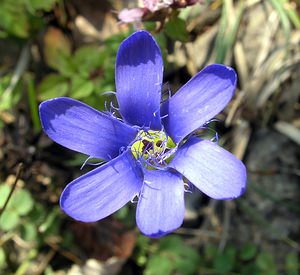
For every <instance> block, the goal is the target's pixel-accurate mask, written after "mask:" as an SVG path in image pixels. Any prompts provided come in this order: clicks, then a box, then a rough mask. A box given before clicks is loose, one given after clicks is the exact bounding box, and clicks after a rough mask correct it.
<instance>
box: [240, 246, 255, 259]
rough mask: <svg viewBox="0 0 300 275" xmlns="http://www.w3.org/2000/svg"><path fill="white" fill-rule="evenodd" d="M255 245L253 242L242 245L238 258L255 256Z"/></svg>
mask: <svg viewBox="0 0 300 275" xmlns="http://www.w3.org/2000/svg"><path fill="white" fill-rule="evenodd" d="M256 252H257V247H256V245H255V244H252V243H249V244H246V245H244V246H243V248H242V249H241V252H240V254H239V256H240V258H241V259H242V260H244V261H248V260H251V259H253V258H254V257H255V254H256Z"/></svg>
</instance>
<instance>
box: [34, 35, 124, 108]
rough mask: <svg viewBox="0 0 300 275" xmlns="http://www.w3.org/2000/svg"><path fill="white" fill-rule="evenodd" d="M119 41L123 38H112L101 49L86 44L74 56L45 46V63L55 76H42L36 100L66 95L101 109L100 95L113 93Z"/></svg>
mask: <svg viewBox="0 0 300 275" xmlns="http://www.w3.org/2000/svg"><path fill="white" fill-rule="evenodd" d="M123 39H124V36H123V35H119V36H115V37H113V38H111V39H108V40H107V41H106V42H105V45H106V46H105V47H102V48H99V47H97V46H93V45H87V46H83V47H81V48H78V49H77V50H76V51H75V52H74V54H68V50H67V49H66V50H61V49H62V48H63V47H62V48H59V49H58V48H57V47H56V46H55V48H54V49H52V48H51V47H48V50H47V51H48V56H49V60H52V61H51V62H49V63H48V65H49V66H50V67H52V68H53V69H56V70H57V73H51V74H48V75H46V76H45V77H44V79H43V80H42V82H41V83H40V84H39V86H38V95H39V99H40V100H47V99H50V98H54V97H58V96H70V97H72V98H75V99H80V100H83V101H85V102H87V103H88V104H90V105H92V106H97V108H98V109H99V108H101V106H102V108H103V107H104V104H103V103H104V101H105V100H106V99H107V96H106V97H105V96H103V93H104V92H106V91H112V90H114V70H115V67H114V65H115V64H114V63H115V56H116V52H117V50H118V47H119V45H120V43H121V41H122V40H123ZM60 40H61V39H60ZM60 40H59V41H60ZM62 40H64V39H62ZM65 48H68V46H66V47H65ZM53 60H57V62H53Z"/></svg>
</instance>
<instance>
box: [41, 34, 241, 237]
mask: <svg viewBox="0 0 300 275" xmlns="http://www.w3.org/2000/svg"><path fill="white" fill-rule="evenodd" d="M115 75H116V90H117V93H116V97H117V101H118V104H119V112H120V114H121V116H122V120H121V119H118V118H116V117H115V116H113V115H111V114H107V113H103V112H99V111H97V110H95V109H93V108H91V107H89V106H88V105H86V104H84V103H81V102H79V101H77V100H74V99H71V98H66V97H61V98H55V99H51V100H48V101H45V102H42V103H41V105H40V118H41V122H42V126H43V129H44V131H45V132H46V134H47V135H48V136H49V137H50V138H51V139H52V140H54V141H55V142H57V143H59V144H61V145H63V146H65V147H67V148H69V149H72V150H74V151H77V152H81V153H83V154H86V155H88V156H90V157H94V158H100V159H103V160H105V161H107V162H106V163H105V164H103V165H101V166H99V167H97V168H95V169H94V170H92V171H90V172H88V173H86V174H84V175H83V176H81V177H79V178H77V179H75V180H74V181H72V182H71V183H69V184H68V185H67V187H66V188H65V189H64V191H63V193H62V195H61V198H60V205H61V208H62V209H63V211H64V212H65V213H66V214H68V215H69V216H71V217H72V218H74V219H76V220H79V221H83V222H94V221H97V220H100V219H103V218H105V217H107V216H109V215H111V214H112V213H114V212H115V211H117V210H118V209H120V208H121V207H123V206H124V205H125V204H126V203H127V202H129V201H131V200H132V199H133V198H134V197H135V196H136V195H137V196H138V203H137V211H136V222H137V225H138V227H139V229H140V230H141V231H142V232H143V233H144V234H145V235H148V236H151V237H161V236H163V235H165V234H167V233H169V232H171V231H173V230H175V229H177V228H178V227H180V225H181V224H182V222H183V218H184V193H185V190H186V185H187V183H192V184H193V185H194V186H196V187H197V188H199V189H200V190H201V191H202V192H203V193H205V194H206V195H208V196H209V197H211V198H213V199H221V200H226V199H233V198H236V197H238V196H240V195H241V194H242V193H243V192H244V190H245V186H246V169H245V166H244V165H243V163H242V162H241V161H240V160H238V159H237V158H236V157H234V156H233V155H232V154H231V153H229V152H228V151H226V150H224V149H223V148H221V147H219V146H218V145H217V144H216V143H215V142H212V141H208V140H203V139H201V138H199V137H197V136H196V135H195V134H194V133H195V131H196V130H197V129H199V128H201V127H203V126H204V125H205V123H206V122H208V121H209V120H211V119H212V118H213V117H214V116H215V115H217V114H218V113H219V112H221V111H222V110H223V109H224V107H225V106H226V105H227V104H228V102H229V101H230V99H231V98H232V96H233V93H234V91H235V87H236V78H237V77H236V73H235V71H234V70H233V69H231V68H229V67H226V66H223V65H219V64H215V65H210V66H207V67H205V68H204V69H203V70H202V71H201V72H199V73H198V74H197V75H195V76H194V77H193V78H192V79H191V80H190V81H189V82H187V83H186V84H185V85H184V86H183V87H182V88H181V89H179V91H178V92H177V93H176V94H175V95H174V96H172V97H170V98H169V99H167V100H166V101H165V102H163V103H161V89H162V81H163V60H162V56H161V53H160V49H159V47H158V45H157V44H156V42H155V40H154V39H153V37H152V36H151V35H150V34H149V33H148V32H146V31H138V32H136V33H134V34H132V35H131V36H130V37H128V38H127V39H126V40H124V41H123V42H122V44H121V45H120V48H119V51H118V54H117V60H116V71H115Z"/></svg>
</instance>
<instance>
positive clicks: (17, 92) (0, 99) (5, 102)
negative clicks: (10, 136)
mask: <svg viewBox="0 0 300 275" xmlns="http://www.w3.org/2000/svg"><path fill="white" fill-rule="evenodd" d="M11 78H12V77H11V75H4V76H2V77H0V111H5V110H11V109H12V107H13V106H15V105H16V103H17V102H18V101H19V100H20V97H21V86H22V85H21V84H20V83H18V84H17V85H16V87H15V89H14V90H13V91H8V90H7V87H9V85H10V82H11Z"/></svg>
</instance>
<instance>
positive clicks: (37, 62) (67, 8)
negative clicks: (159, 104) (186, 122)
mask: <svg viewBox="0 0 300 275" xmlns="http://www.w3.org/2000/svg"><path fill="white" fill-rule="evenodd" d="M187 2H189V1H180V3H181V4H183V7H182V8H177V7H175V6H170V7H166V8H164V9H162V10H159V11H155V12H153V13H150V14H148V16H147V17H146V18H143V20H142V21H141V22H135V23H132V24H121V23H120V22H118V12H120V11H121V10H122V9H125V8H136V7H138V6H139V5H140V3H139V2H138V1H129V0H128V1H108V0H105V1H92V0H88V1H80V0H69V1H63V0H15V1H10V0H0V39H1V40H0V60H1V62H0V145H1V147H0V166H1V168H0V182H1V184H0V207H2V210H3V211H1V217H0V273H1V274H18V275H20V274H47V275H48V274H49V275H50V274H149V275H150V274H187V275H188V274H289V275H296V274H299V267H300V266H299V260H298V253H299V225H300V221H299V210H300V207H299V204H298V198H299V176H300V161H299V156H300V150H299V145H300V117H299V110H300V105H299V98H300V90H299V86H300V47H299V45H300V17H299V12H300V3H299V1H298V0H261V1H260V0H235V1H234V0H215V1H214V0H202V1H199V2H197V3H195V4H194V5H191V6H186V7H185V5H184V4H185V3H187ZM140 28H144V29H147V30H149V31H151V32H152V34H153V35H154V36H155V38H156V39H157V41H158V43H159V44H160V47H161V49H162V53H163V57H164V61H165V79H164V81H165V83H168V85H170V87H171V90H172V92H175V91H176V90H177V89H178V87H180V86H181V85H183V84H184V83H185V82H186V81H187V80H188V79H189V78H190V77H191V76H193V75H195V74H196V73H197V72H198V71H200V70H201V68H203V67H204V66H205V65H207V64H209V63H224V64H227V65H230V66H233V67H234V68H235V69H236V70H237V72H238V75H239V83H238V88H237V91H236V95H235V97H234V99H233V100H232V102H231V103H230V105H229V106H228V107H227V109H226V110H225V111H224V112H223V113H222V114H220V115H219V116H218V120H219V121H222V123H221V122H219V123H213V124H211V128H212V129H213V130H217V131H218V132H219V135H220V136H221V138H220V143H221V145H223V146H224V147H226V148H228V149H229V150H230V151H232V152H233V153H234V154H235V155H236V156H237V157H239V158H240V159H243V160H244V162H245V163H246V166H247V170H248V188H247V192H246V194H245V195H244V196H243V197H242V198H240V199H238V200H235V201H227V202H222V201H213V200H210V199H208V198H207V197H206V196H205V195H203V194H201V193H200V192H198V191H197V190H194V191H193V194H192V195H191V194H187V195H186V215H185V222H184V225H183V227H182V228H180V229H178V230H177V231H176V232H174V233H173V234H171V235H169V236H166V237H164V238H162V239H159V240H152V239H149V238H147V237H145V236H142V235H141V234H140V233H139V232H138V231H137V229H136V227H135V220H134V219H135V218H134V208H135V206H134V204H130V205H127V206H126V207H124V208H123V209H121V210H119V211H118V212H117V213H116V214H114V215H113V216H112V217H108V218H107V219H105V220H103V221H100V222H98V223H92V224H83V223H79V222H76V221H73V220H71V219H70V218H68V217H66V216H65V215H64V214H63V213H62V212H61V210H60V209H59V206H58V200H59V195H60V193H61V191H62V189H63V187H64V186H65V185H66V183H68V182H69V181H71V180H72V179H73V178H75V177H76V176H78V175H80V174H81V173H83V172H85V170H86V169H87V167H85V168H84V169H83V171H81V170H80V169H79V168H80V166H81V164H82V163H83V161H84V160H85V158H84V156H81V155H78V154H75V153H72V152H70V151H68V150H66V149H64V148H62V147H60V146H58V145H56V144H53V143H52V141H51V140H49V139H48V138H47V137H46V136H45V135H44V134H43V133H42V132H41V126H40V122H39V117H38V104H39V103H40V102H41V101H42V100H46V99H49V98H53V97H58V96H70V97H73V98H76V99H79V100H82V101H84V102H86V103H88V104H90V105H92V106H94V107H95V108H97V109H100V110H110V108H111V106H110V102H113V104H114V97H113V93H111V92H112V91H114V90H115V86H114V62H115V56H116V52H117V49H118V46H119V44H120V43H121V41H122V40H123V39H124V38H126V37H127V36H128V35H129V34H130V33H132V32H133V31H134V30H136V29H140ZM2 212H3V213H2Z"/></svg>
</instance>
